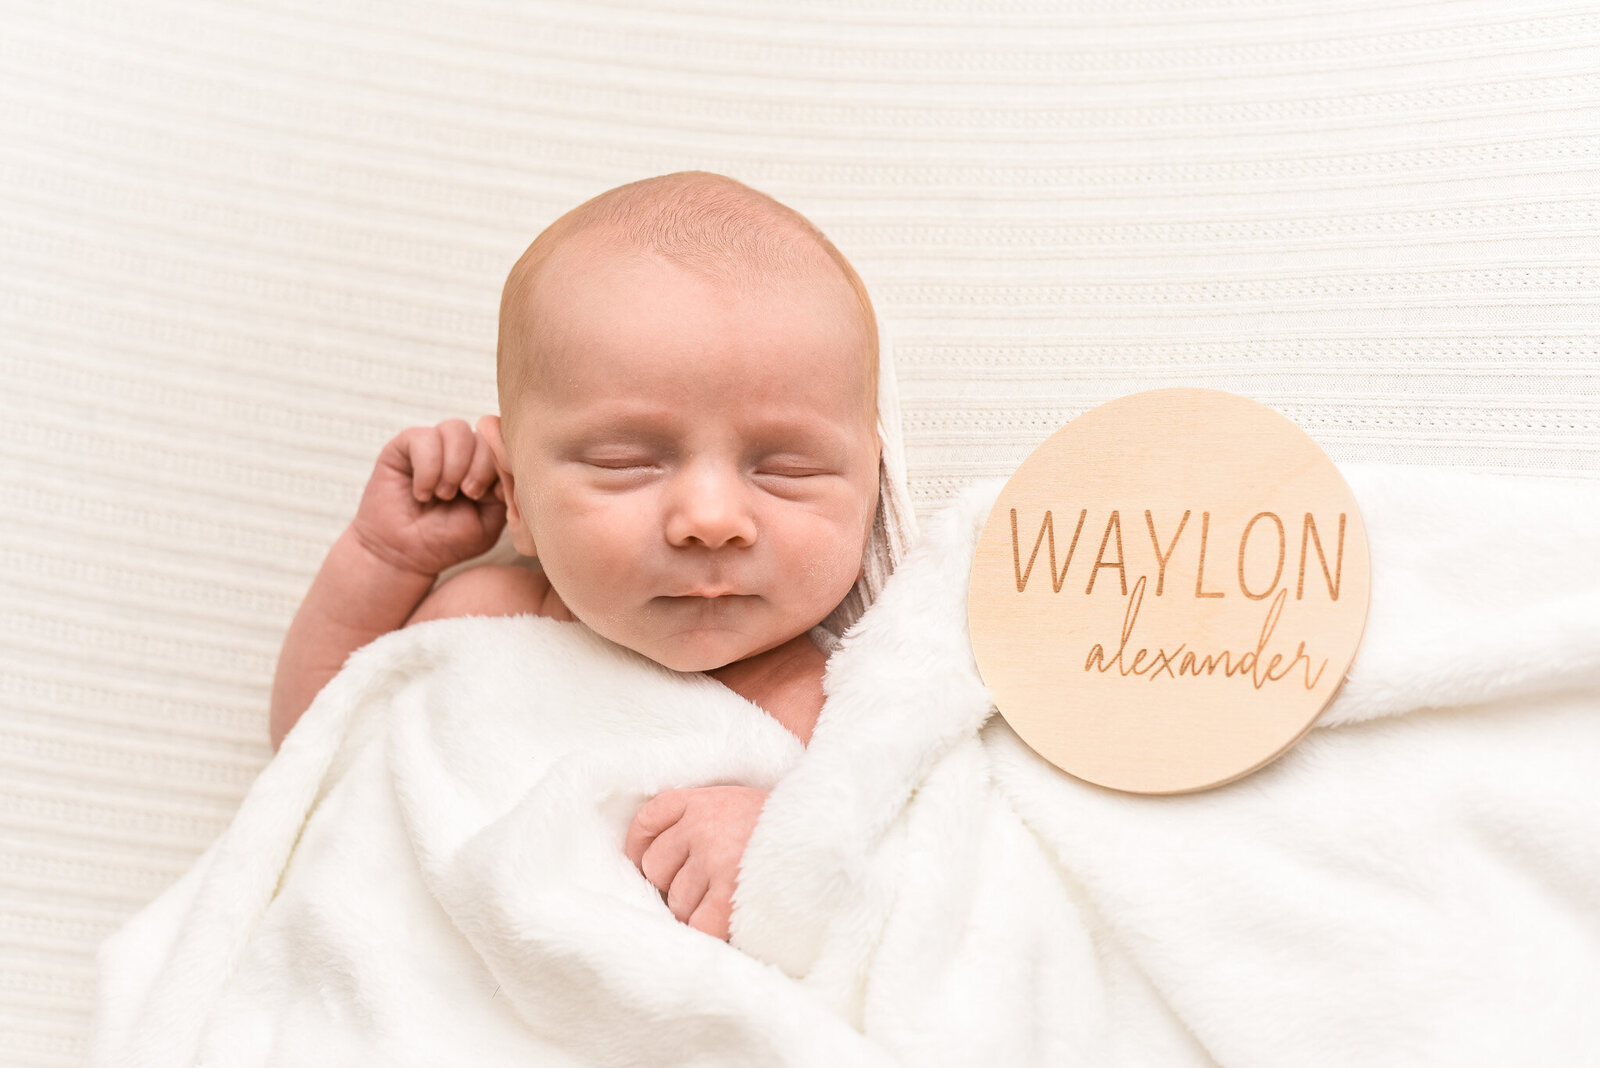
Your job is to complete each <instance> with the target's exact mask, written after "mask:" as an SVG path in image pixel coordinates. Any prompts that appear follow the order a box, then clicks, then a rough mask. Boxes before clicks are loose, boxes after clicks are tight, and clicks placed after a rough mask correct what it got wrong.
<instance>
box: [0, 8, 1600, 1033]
mask: <svg viewBox="0 0 1600 1068" xmlns="http://www.w3.org/2000/svg"><path fill="white" fill-rule="evenodd" d="M684 168H703V169H709V170H715V171H721V172H725V173H727V174H731V175H733V176H735V177H737V178H740V179H742V180H744V181H746V182H749V183H750V184H752V185H755V186H756V187H758V188H760V189H763V190H766V191H769V192H771V193H773V194H774V195H776V196H778V197H779V198H780V199H782V200H784V201H787V202H788V203H790V204H792V205H794V206H795V207H796V208H798V209H800V210H801V211H803V212H805V213H806V214H808V215H809V216H810V217H811V218H812V219H813V220H815V221H816V222H817V223H818V224H819V225H820V226H821V227H822V228H823V229H824V230H826V231H827V232H828V233H829V234H830V235H831V236H832V237H833V238H834V239H835V241H836V242H837V243H838V244H839V246H840V247H841V248H842V249H843V250H844V252H845V253H846V255H848V256H849V257H850V258H851V259H852V260H853V261H854V262H855V264H856V266H857V267H858V268H859V269H860V271H861V273H862V275H863V276H864V277H865V279H866V281H867V284H868V286H869V287H870V289H871V290H872V292H873V294H874V296H875V298H876V300H877V304H878V308H879V311H880V315H881V316H882V318H883V319H884V320H885V321H886V322H888V323H889V324H890V325H891V326H892V327H893V330H894V334H895V336H896V338H897V340H898V342H899V344H898V349H897V353H896V357H897V361H898V365H899V375H900V382H901V387H902V399H903V404H904V409H905V432H906V445H907V457H908V462H909V468H910V477H911V483H912V489H913V494H914V497H915V499H916V502H917V505H918V508H919V510H921V511H922V512H924V513H926V511H927V510H928V509H930V508H931V507H932V506H933V505H934V504H935V503H936V502H937V501H939V500H940V499H941V498H943V497H945V496H946V495H947V494H948V493H949V492H950V491H951V490H952V489H953V488H954V487H956V486H958V485H960V484H962V483H964V482H966V481H968V480H969V479H971V478H972V477H975V476H978V475H988V474H996V473H1003V472H1006V471H1008V470H1009V469H1010V468H1011V467H1012V466H1014V465H1015V463H1016V462H1017V461H1018V460H1019V459H1020V458H1021V457H1022V456H1024V455H1025V454H1026V452H1027V451H1028V449H1029V448H1030V447H1032V446H1033V445H1035V444H1037V443H1038V442H1039V441H1040V440H1042V439H1043V438H1044V437H1045V436H1046V435H1047V434H1048V433H1049V432H1050V431H1051V430H1053V429H1055V428H1056V427H1057V426H1059V425H1060V424H1061V423H1063V422H1065V421H1066V420H1067V419H1069V418H1071V417H1072V416H1074V415H1076V414H1078V413H1079V412H1082V411H1084V410H1085V409H1087V408H1089V407H1090V406H1092V405H1094V404H1097V403H1099V402H1101V401H1104V400H1107V399H1109V398H1112V397H1115V396H1119V395H1121V394H1124V393H1129V392H1133V391H1136V390H1140V389H1147V388H1152V387H1156V386H1163V385H1181V384H1188V385H1203V386H1213V387H1218V388H1222V389H1228V390H1233V391H1236V392H1239V393H1243V394H1246V395H1248V396H1251V397H1254V398H1256V399H1258V400H1260V401H1262V402H1264V403H1266V404H1268V405H1271V406H1272V407H1274V408H1276V409H1278V410H1279V411H1281V412H1283V413H1284V414H1285V415H1287V416H1289V417H1290V418H1291V419H1293V420H1295V421H1296V422H1297V423H1299V425H1300V426H1302V427H1303V428H1305V429H1306V430H1307V431H1308V432H1309V433H1310V434H1311V435H1312V436H1313V437H1314V438H1316V439H1317V440H1318V441H1320V442H1321V443H1322V444H1323V445H1324V447H1325V448H1327V450H1328V451H1329V452H1330V453H1331V454H1332V455H1333V457H1334V458H1335V459H1336V460H1341V459H1351V458H1361V459H1366V458H1385V459H1390V460H1396V461H1400V462H1405V463H1419V464H1444V465H1461V466H1471V467H1484V468H1494V469H1501V470H1506V471H1516V472H1540V473H1562V472H1565V473H1571V474H1576V475H1583V476H1589V477H1593V476H1595V475H1596V474H1597V469H1600V236H1597V227H1600V12H1597V8H1596V5H1594V4H1592V3H1584V4H1559V3H1546V2H1528V0H1499V2H1473V0H1462V2H1453V3H1439V2H1432V3H1430V2H1415V0H1377V2H1374V0H1306V2H1302V3H1288V2H1285V0H1059V2H1046V0H973V2H966V0H825V2H822V3H815V4H809V5H808V4H803V3H802V4H796V3H794V2H793V0H764V2H761V3H752V2H748V0H644V2H639V3H626V2H623V0H612V2H607V3H581V2H578V0H570V2H544V3H516V2H513V0H440V2H421V0H413V2H391V0H383V2H379V0H368V2H361V0H338V2H329V0H242V2H230V0H114V2H113V0H106V2H98V3H97V2H92V0H49V2H46V0H40V2H38V3H17V2H7V3H0V502H3V503H0V508H3V512H0V515H3V519H0V1060H3V1061H4V1062H5V1063H7V1064H18V1065H22V1064H41V1065H43V1064H52V1065H53V1064H63V1065H64V1064H71V1063H75V1062H76V1061H77V1060H78V1059H79V1058H80V1057H81V1055H82V1052H83V1050H84V1034H85V1029H86V1027H87V1024H88V1013H89V1007H90V1001H91V996H92V992H93V985H94V970H93V951H94V948H95V946H96V944H97V943H98V941H99V940H100V939H101V938H103V937H104V936H105V935H106V934H107V933H109V932H110V931H111V930H112V929H113V928H114V927H115V926H116V925H117V924H118V923H119V922H120V921H121V920H122V919H123V918H125V917H126V916H127V915H129V914H130V913H131V912H132V911H134V910H135V909H137V908H139V907H140V906H142V905H143V904H144V903H146V902H147V901H149V900H150V899H151V898H152V897H153V896H154V895H155V894H156V893H158V892H159V891H160V890H161V889H162V888H163V887H165V886H166V885H167V884H168V883H170V882H171V881H172V880H173V879H175V878H176V877H177V875H178V874H179V873H180V872H181V871H182V870H183V869H184V868H185V867H186V866H187V865H188V864H189V862H190V861H191V860H192V859H193V858H194V857H195V856H196V855H198V853H199V852H200V851H201V850H202V849H203V848H204V847H205V846H206V845H207V844H208V843H209V842H210V841H211V839H212V838H213V837H214V836H215V835H216V834H217V833H218V832H219V831H220V830H221V829H222V827H223V826H224V825H225V824H226V822H227V820H228V819H229V817H230V815H231V813H232V811H233V810H234V808H235V807H236V805H237V803H238V801H239V799H240V797H241V796H242V795H243V794H244V792H245V790H246V789H247V788H248V787H249V785H250V783H251V780H252V779H253V777H254V776H255V774H256V773H257V772H258V771H259V769H260V768H261V767H262V765H263V763H264V762H265V761H266V760H267V758H268V755H269V750H268V747H267V693H268V685H269V680H270V677H271V672H272V666H273V661H274V657H275V655H276V652H277V648H278V643H279V641H280V640H281V637H282V634H283V631H284V628H285V627H286V625H287V623H288V620H289V618H290V616H291V614H292V613H293V611H294V608H295V605H296V603H297V602H298V599H299V597H300V595H301V593H302V592H303V591H304V589H305V587H306V585H307V583H308V581H309V579H310V577H311V574H312V573H313V571H314V570H315V568H316V566H317V564H318V562H319V560H320V558H321V556H322V553H323V552H324V551H325V549H326V548H327V546H328V545H329V544H330V543H331V542H332V540H333V539H334V537H335V535H336V533H337V532H338V530H339V529H340V527H341V525H342V524H343V523H344V522H345V521H346V520H347V518H348V516H349V515H350V513H351V511H352V509H353V508H354V505H355V502H356V500H357V497H358V494H359V491H360V488H361V486H362V484H363V482H364V480H365V477H366V474H367V471H368V469H369V467H370V464H371V461H372V459H373V457H374V455H375V454H376V451H377V449H378V447H379V446H380V445H381V444H382V443H383V442H384V441H385V440H386V439H387V438H388V437H389V436H390V435H391V434H393V433H394V432H395V431H396V430H398V429H400V428H401V427H403V426H406V425H409V424H413V423H418V422H432V421H435V420H438V419H440V418H443V417H445V416H449V415H457V414H461V415H467V416H473V415H476V414H478V413H481V412H484V411H487V410H491V406H492V405H493V402H494V397H493V390H492V381H493V372H492V362H493V350H494V329H495V306H496V301H497V299H498V295H499V290H500V284H501V281H502V279H503V277H504V274H505V272H506V270H507V269H508V268H509V267H510V265H511V263H512V262H513V260H515V258H516V256H517V254H518V253H519V252H520V251H521V249H522V248H523V247H524V245H525V244H526V243H527V242H528V241H529V240H530V239H531V238H532V236H533V235H534V234H535V233H536V232H537V231H538V230H539V229H540V228H541V227H542V226H543V225H544V224H545V223H547V222H549V221H550V220H551V219H553V218H554V217H555V216H556V215H557V214H559V213H560V212H561V211H563V210H565V209H566V208H568V207H570V206H572V205H573V204H576V203H577V202H579V201H581V200H583V199H585V198H587V197H589V196H591V195H593V194H594V193H597V192H599V191H601V190H603V189H606V188H609V187H610V186H613V185H616V184H618V183H620V182H623V181H627V180H630V179H634V178H638V177H643V176H646V175H651V174H658V173H662V172H666V171H672V170H679V169H684ZM1597 538H1600V535H1597ZM1507 551H1508V552H1515V551H1516V549H1515V547H1514V546H1508V547H1507ZM1597 566H1600V565H1597ZM1374 596H1382V591H1381V590H1379V591H1375V592H1374Z"/></svg>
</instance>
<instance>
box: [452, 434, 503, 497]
mask: <svg viewBox="0 0 1600 1068" xmlns="http://www.w3.org/2000/svg"><path fill="white" fill-rule="evenodd" d="M473 441H474V442H476V444H475V445H474V447H473V451H472V464H471V466H469V467H468V468H467V473H466V477H464V478H462V480H461V492H462V493H465V494H466V495H467V496H468V497H471V498H472V499H473V500H479V499H480V498H482V497H483V496H484V494H486V493H488V491H489V490H490V489H491V488H493V487H495V486H497V485H498V484H499V481H498V480H499V477H500V476H499V472H498V471H496V470H495V466H494V453H493V452H491V451H489V443H488V442H487V441H485V440H483V435H481V434H474V435H473ZM496 496H497V497H498V498H499V499H500V500H502V501H503V500H505V495H504V494H503V493H499V494H496Z"/></svg>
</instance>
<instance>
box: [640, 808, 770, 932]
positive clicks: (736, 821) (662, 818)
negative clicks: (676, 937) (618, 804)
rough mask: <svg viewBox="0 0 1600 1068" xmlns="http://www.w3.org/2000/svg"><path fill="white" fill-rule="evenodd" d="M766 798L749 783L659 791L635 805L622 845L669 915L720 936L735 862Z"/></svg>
mask: <svg viewBox="0 0 1600 1068" xmlns="http://www.w3.org/2000/svg"><path fill="white" fill-rule="evenodd" d="M766 800H767V791H766V790H760V789H757V788H756V787H754V786H697V787H690V788H687V789H681V790H667V791H664V792H662V793H659V794H657V795H656V796H655V797H652V798H651V799H650V800H648V801H646V802H645V803H644V804H643V805H642V806H641V807H640V808H639V811H638V813H637V814H636V815H635V816H634V817H633V823H632V825H631V826H629V828H628V838H627V842H626V843H625V845H624V847H623V848H624V851H625V852H626V853H627V854H628V859H629V860H631V861H632V862H633V865H634V867H636V868H638V869H639V871H640V873H641V874H643V875H644V877H645V878H646V879H648V880H649V881H650V883H651V884H652V885H653V886H655V888H656V889H657V890H660V891H661V893H662V895H663V896H664V897H665V899H666V902H667V908H669V909H671V910H672V914H673V915H674V916H676V917H677V918H678V919H679V920H681V921H682V922H684V923H686V924H688V925H689V926H690V927H693V928H694V929H695V930H697V931H704V932H705V933H706V934H708V935H711V936H713V937H715V938H720V939H722V940H723V941H727V940H728V922H729V920H730V919H731V918H732V916H733V891H734V888H735V887H736V886H737V884H738V877H739V861H740V859H741V858H742V857H743V856H744V847H745V845H746V843H748V842H749V841H750V832H751V831H752V830H753V829H754V828H755V825H756V819H757V817H759V816H760V815H761V806H762V805H763V804H765V803H766Z"/></svg>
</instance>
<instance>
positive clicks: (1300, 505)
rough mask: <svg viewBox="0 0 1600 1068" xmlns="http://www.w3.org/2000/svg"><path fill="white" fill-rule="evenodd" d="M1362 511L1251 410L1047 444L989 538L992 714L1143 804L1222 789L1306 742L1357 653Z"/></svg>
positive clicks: (977, 595)
mask: <svg viewBox="0 0 1600 1068" xmlns="http://www.w3.org/2000/svg"><path fill="white" fill-rule="evenodd" d="M1369 586H1370V570H1369V563H1368V558H1367V537H1366V530H1365V528H1364V527H1363V526H1362V523H1361V513H1360V512H1359V511H1358V509H1357V507H1356V501H1355V497H1354V496H1353V495H1352V494H1351V492H1350V487H1349V486H1347V485H1346V484H1345V481H1344V479H1343V478H1342V477H1341V476H1340V474H1339V471H1338V469H1337V468H1336V467H1334V465H1333V462H1332V461H1331V460H1330V459H1328V456H1327V454H1326V453H1324V452H1323V451H1322V449H1321V448H1319V447H1318V445H1317V444H1316V442H1314V441H1312V440H1311V438H1310V437H1308V436H1307V435H1306V434H1305V432H1304V431H1302V430H1301V429H1300V428H1299V427H1297V426H1295V425H1294V424H1293V423H1291V422H1290V421H1289V420H1288V419H1285V418H1284V417H1283V416H1281V415H1279V414H1278V413H1277V412H1275V411H1273V410H1272V409H1270V408H1268V407H1266V406H1265V405H1262V404H1259V403H1257V402H1256V401H1253V400H1249V399H1248V398H1245V397H1240V396H1237V395H1235V394H1232V393H1223V392H1221V391H1218V390H1211V389H1157V390H1151V391H1149V392H1146V393H1135V394H1133V395H1131V396H1127V397H1121V398H1119V399H1117V400H1114V401H1111V402H1109V403H1106V404H1102V405H1101V406H1099V407H1098V408H1095V409H1093V410H1092V411H1089V412H1086V413H1085V414H1083V415H1081V416H1079V417H1078V418H1077V419H1074V420H1073V421H1072V422H1070V423H1068V424H1067V425H1066V426H1064V427H1062V428H1061V429H1060V430H1058V431H1057V432H1056V433H1055V434H1053V435H1052V436H1051V437H1050V438H1049V439H1048V440H1047V441H1045V442H1044V444H1042V445H1040V446H1039V447H1038V448H1037V449H1035V450H1034V452H1033V453H1032V455H1030V456H1029V457H1028V458H1027V459H1026V460H1024V461H1023V463H1022V466H1020V467H1019V468H1017V471H1016V474H1014V475H1012V477H1011V480H1010V481H1009V482H1008V483H1006V486H1005V489H1004V490H1002V491H1001V493H1000V498H999V500H998V501H997V502H996V503H995V506H994V510H993V511H992V512H990V513H989V518H988V521H987V522H986V523H985V525H984V528H983V533H982V534H981V535H980V537H979V540H978V548H977V555H976V557H975V559H974V560H973V566H972V579H971V588H970V591H969V595H970V596H969V601H968V618H969V622H970V624H971V631H972V648H973V653H974V655H975V657H976V659H977V664H978V670H979V671H980V673H981V674H982V676H983V681H984V683H985V684H986V685H987V686H988V687H989V690H990V692H991V693H992V694H993V695H994V699H995V705H996V707H997V708H998V709H999V711H1000V713H1001V715H1003V716H1004V717H1005V718H1006V722H1008V723H1009V724H1010V725H1011V726H1012V728H1013V729H1014V730H1015V731H1016V732H1017V734H1018V735H1019V736H1021V738H1022V739H1023V740H1024V741H1025V742H1027V743H1028V744H1029V745H1030V746H1032V747H1033V748H1034V749H1035V750H1037V751H1038V753H1039V754H1040V755H1041V756H1043V757H1044V758H1045V759H1046V760H1049V761H1050V762H1051V763H1053V764H1055V765H1056V766H1057V767H1059V768H1061V769H1062V770H1063V771H1067V772H1070V773H1071V774H1073V775H1076V776H1077V777H1079V778H1081V779H1085V780H1087V781H1089V782H1092V783H1098V784H1099V785H1101V786H1108V787H1112V788H1114V789H1118V790H1127V791H1132V792H1135V793H1144V794H1172V793H1185V792H1188V791H1192V790H1204V789H1208V788H1210V787H1213V786H1220V785H1222V784H1223V783H1226V782H1231V781H1232V780H1234V779H1237V778H1239V777H1240V776H1242V775H1248V774H1249V773H1250V772H1252V771H1255V770H1256V769H1258V768H1260V767H1262V766H1263V765H1265V764H1267V763H1268V762H1270V761H1271V760H1273V759H1274V758H1275V757H1277V756H1278V755H1280V754H1281V753H1283V752H1284V751H1285V750H1286V749H1288V748H1289V747H1290V746H1291V745H1293V744H1294V743H1295V741H1296V740H1298V739H1299V738H1300V736H1301V735H1302V734H1304V733H1305V732H1306V731H1307V730H1309V729H1310V727H1311V724H1312V722H1313V721H1315V720H1316V718H1317V716H1318V714H1320V713H1321V711H1322V709H1323V708H1324V707H1325V706H1326V705H1327V704H1328V702H1329V700H1331V699H1332V697H1333V695H1334V692H1335V691H1337V690H1338V688H1339V685H1340V683H1342V682H1343V681H1344V676H1345V672H1346V671H1347V670H1348V669H1349V667H1350V663H1351V661H1352V660H1353V659H1354V658H1355V653H1356V647H1357V646H1358V645H1359V644H1360V641H1361V631H1362V628H1363V627H1364V626H1365V624H1366V618H1367V601H1368V595H1369Z"/></svg>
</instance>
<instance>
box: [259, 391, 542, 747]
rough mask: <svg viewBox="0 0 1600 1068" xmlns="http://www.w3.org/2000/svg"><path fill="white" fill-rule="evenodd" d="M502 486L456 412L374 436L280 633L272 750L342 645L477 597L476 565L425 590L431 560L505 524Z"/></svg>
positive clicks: (332, 670) (439, 566)
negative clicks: (374, 446) (357, 480)
mask: <svg viewBox="0 0 1600 1068" xmlns="http://www.w3.org/2000/svg"><path fill="white" fill-rule="evenodd" d="M502 494H503V491H502V490H501V489H500V484H499V479H498V477H497V474H496V471H495V467H494V458H493V455H492V454H491V453H490V452H489V448H488V445H487V444H486V443H484V441H483V440H482V439H481V438H479V437H478V436H477V435H476V434H474V433H473V431H472V428H471V427H469V426H468V425H467V424H466V423H465V422H463V421H462V420H460V419H451V420H447V421H445V422H443V423H440V424H439V425H438V426H436V427H412V428H410V429H408V430H404V431H402V432H401V433H400V434H398V435H396V436H395V438H394V439H393V440H391V441H390V442H389V443H388V444H387V445H385V446H384V448H383V451H382V452H381V453H380V454H379V456H378V462H377V464H376V465H375V466H374V468H373V472H372V477H371V479H369V480H368V482H367V487H366V490H365V491H364V492H363V494H362V497H361V504H360V506H359V507H358V508H357V510H356V517H355V519H354V520H353V521H352V522H351V524H350V525H349V526H348V527H347V528H345V530H344V532H343V533H342V534H340V535H339V538H338V540H337V541H335V542H334V544H333V548H332V549H331V550H330V551H329V553H328V556H327V559H326V560H324V561H323V564H322V568H321V569H320V570H319V571H318V572H317V576H316V578H315V579H314V580H313V581H312V583H311V588H310V590H308V591H307V593H306V597H305V600H304V601H303V602H301V605H300V609H299V611H298V612H296V613H295V617H294V622H293V623H291V624H290V626H289V632H288V634H287V636H286V637H285V638H284V642H283V651H282V652H281V653H280V654H279V657H278V668H277V672H276V674H275V675H274V677H273V682H272V712H271V728H270V733H271V739H272V748H273V749H274V750H276V749H277V748H278V746H279V745H281V744H282V742H283V738H284V736H285V735H287V734H288V733H289V729H290V728H291V727H293V726H294V725H295V723H296V722H297V721H298V720H299V718H300V716H301V714H302V713H303V712H305V710H306V708H307V707H308V706H309V705H310V704H311V700H312V698H314V697H315V696H316V695H317V693H318V692H319V691H320V690H321V689H322V687H323V686H324V685H326V684H327V682H328V680H329V679H331V678H333V676H334V675H335V674H337V673H338V671H339V669H340V668H341V667H343V666H344V662H345V658H346V657H348V656H349V655H350V654H351V653H352V652H354V651H355V650H357V649H359V648H360V647H361V646H363V645H366V644H367V643H368V642H370V641H372V640H373V639H375V638H378V637H380V636H381V635H384V634H387V633H388V632H389V631H392V630H396V629H398V628H399V627H402V626H404V625H405V624H406V623H407V622H412V621H415V620H416V619H417V618H419V617H426V618H435V617H437V616H442V615H460V614H464V613H465V611H466V610H468V609H469V607H470V605H469V604H468V603H467V602H468V601H471V600H473V599H474V598H476V599H479V600H481V599H482V595H483V592H484V590H485V587H486V585H487V584H486V583H485V581H484V577H483V576H478V577H475V578H473V579H472V580H470V581H468V582H464V583H455V582H449V583H445V584H443V585H441V586H440V587H439V589H438V590H436V591H434V592H433V594H431V595H430V594H429V590H430V589H432V588H433V584H434V580H435V579H437V578H438V576H439V573H440V572H442V571H444V570H445V569H446V568H448V567H451V566H453V565H455V564H457V563H460V562H461V561H463V560H468V559H471V558H472V557H474V556H477V555H479V554H481V553H484V552H487V551H488V550H489V549H490V548H491V547H492V546H493V545H494V543H495V541H496V539H497V538H498V537H499V535H500V531H501V529H502V528H503V527H504V526H505V503H504V501H503V500H502V499H501V495H502ZM474 570H475V571H476V570H482V571H488V570H490V569H487V568H481V569H474ZM493 570H495V571H501V572H504V571H517V572H520V573H521V574H523V575H526V576H527V577H528V580H537V579H538V578H539V576H534V575H532V573H530V572H526V571H523V569H521V568H495V569H493ZM471 574H473V572H471V571H469V572H465V573H463V574H462V575H458V576H456V578H457V579H464V578H465V577H466V576H467V575H471ZM517 581H521V582H523V585H524V586H526V583H527V580H512V583H513V585H510V586H508V588H510V589H512V590H513V592H515V591H516V589H517V588H516V586H515V585H514V583H515V582H517ZM447 591H448V592H447ZM523 592H525V593H527V594H528V595H529V596H532V593H533V591H527V590H524V591H523ZM526 610H528V611H533V610H535V609H532V608H529V609H526Z"/></svg>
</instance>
